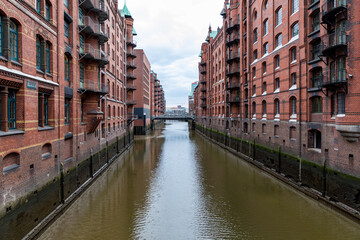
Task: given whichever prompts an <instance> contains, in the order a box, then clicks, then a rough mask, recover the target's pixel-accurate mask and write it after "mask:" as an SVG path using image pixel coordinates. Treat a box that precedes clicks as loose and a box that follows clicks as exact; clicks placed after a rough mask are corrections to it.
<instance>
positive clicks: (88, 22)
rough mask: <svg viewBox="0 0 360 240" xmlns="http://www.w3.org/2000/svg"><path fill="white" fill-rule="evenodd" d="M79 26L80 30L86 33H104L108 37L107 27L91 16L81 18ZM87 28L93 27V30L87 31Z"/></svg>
mask: <svg viewBox="0 0 360 240" xmlns="http://www.w3.org/2000/svg"><path fill="white" fill-rule="evenodd" d="M79 27H80V32H83V31H84V32H85V33H89V34H96V35H103V36H106V37H108V33H107V30H106V28H105V27H104V26H103V25H101V24H98V23H95V22H94V21H93V20H92V18H91V17H89V16H85V17H83V18H79ZM86 29H91V31H89V30H88V31H87V30H86Z"/></svg>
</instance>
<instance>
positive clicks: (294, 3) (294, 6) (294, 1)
mask: <svg viewBox="0 0 360 240" xmlns="http://www.w3.org/2000/svg"><path fill="white" fill-rule="evenodd" d="M297 11H299V0H291V14H293V13H296V12H297Z"/></svg>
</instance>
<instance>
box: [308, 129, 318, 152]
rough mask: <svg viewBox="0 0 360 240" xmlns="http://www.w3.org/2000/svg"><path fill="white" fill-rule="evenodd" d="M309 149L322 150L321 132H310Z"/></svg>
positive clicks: (312, 130)
mask: <svg viewBox="0 0 360 240" xmlns="http://www.w3.org/2000/svg"><path fill="white" fill-rule="evenodd" d="M308 148H317V149H321V132H320V131H318V130H314V129H311V130H309V132H308Z"/></svg>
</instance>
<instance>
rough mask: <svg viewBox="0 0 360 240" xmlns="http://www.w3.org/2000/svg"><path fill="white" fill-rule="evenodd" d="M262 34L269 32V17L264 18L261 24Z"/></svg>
mask: <svg viewBox="0 0 360 240" xmlns="http://www.w3.org/2000/svg"><path fill="white" fill-rule="evenodd" d="M263 31H264V36H265V35H267V34H268V33H269V19H265V21H264V25H263Z"/></svg>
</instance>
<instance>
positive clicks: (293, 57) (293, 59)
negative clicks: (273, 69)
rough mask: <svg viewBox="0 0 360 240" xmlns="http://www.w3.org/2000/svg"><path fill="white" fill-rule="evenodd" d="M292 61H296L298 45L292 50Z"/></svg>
mask: <svg viewBox="0 0 360 240" xmlns="http://www.w3.org/2000/svg"><path fill="white" fill-rule="evenodd" d="M290 56H291V62H296V47H293V48H292V49H291V50H290Z"/></svg>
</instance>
